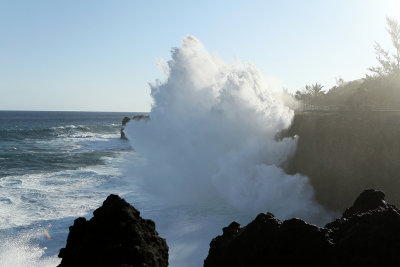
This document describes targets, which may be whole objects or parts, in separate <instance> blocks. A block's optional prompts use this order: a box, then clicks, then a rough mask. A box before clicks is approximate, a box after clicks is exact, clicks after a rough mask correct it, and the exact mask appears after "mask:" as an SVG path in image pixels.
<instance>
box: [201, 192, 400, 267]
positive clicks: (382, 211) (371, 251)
mask: <svg viewBox="0 0 400 267" xmlns="http://www.w3.org/2000/svg"><path fill="white" fill-rule="evenodd" d="M384 197H385V195H384V194H383V192H381V191H375V190H372V189H370V190H366V191H364V192H363V193H361V195H360V196H359V197H358V198H357V199H356V201H355V202H354V204H353V206H351V207H350V208H348V209H346V211H345V212H344V213H343V216H342V217H341V218H339V219H337V220H335V221H333V222H331V223H329V224H327V225H326V226H325V227H323V228H320V227H317V226H315V225H310V224H307V223H306V222H304V221H302V220H300V219H290V220H287V221H284V222H281V221H279V220H278V219H276V218H275V217H274V215H273V214H271V213H265V214H259V215H258V216H257V217H256V219H255V220H254V221H252V222H251V223H249V224H248V225H247V226H245V227H240V225H239V224H238V223H236V222H233V223H231V224H230V225H229V226H228V227H225V228H224V229H223V234H222V235H221V236H218V237H216V238H214V239H213V240H212V241H211V243H210V250H209V255H208V257H207V258H206V260H205V261H204V266H205V267H211V266H269V265H275V264H276V265H281V266H398V265H399V264H400V210H399V209H397V208H396V207H395V206H393V205H390V204H387V203H386V202H385V200H384Z"/></svg>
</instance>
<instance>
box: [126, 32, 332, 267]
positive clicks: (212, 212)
mask: <svg viewBox="0 0 400 267" xmlns="http://www.w3.org/2000/svg"><path fill="white" fill-rule="evenodd" d="M165 73H166V74H167V75H168V77H167V80H166V81H165V82H164V83H160V82H158V83H156V84H154V85H152V88H151V89H152V91H151V95H152V97H153V102H154V103H153V106H152V109H151V112H150V118H151V119H150V120H139V121H131V122H129V123H128V124H127V126H126V134H127V136H128V139H129V141H130V142H131V143H132V146H133V147H134V149H135V151H137V153H138V154H139V155H140V156H141V157H143V158H142V159H141V160H138V156H136V157H135V159H132V164H131V166H130V167H128V168H127V169H126V172H127V175H128V176H130V177H131V179H132V181H133V182H134V183H135V184H138V185H139V186H140V188H141V190H143V191H144V192H145V193H146V196H147V198H148V199H149V202H148V203H147V205H150V206H152V205H154V203H164V204H165V205H166V207H165V210H168V211H170V212H169V213H167V214H166V213H162V214H163V216H160V215H159V214H158V213H157V212H154V213H152V212H151V211H150V212H149V213H146V211H145V212H144V214H149V215H150V216H153V217H150V218H154V219H155V220H156V224H157V227H158V228H157V229H159V232H160V233H161V234H162V235H164V236H165V237H167V238H168V239H167V242H168V244H169V246H170V255H171V265H172V266H188V264H190V263H193V262H195V263H196V265H197V266H200V265H201V263H202V260H204V258H205V256H206V251H207V249H208V246H207V245H208V243H209V242H210V240H211V238H212V237H213V236H212V235H213V234H215V233H219V232H220V229H221V228H222V227H223V226H226V224H225V225H223V224H224V223H229V221H230V220H232V218H235V217H236V218H241V221H242V222H246V221H247V222H248V220H250V219H253V218H254V217H255V216H256V214H257V213H259V212H267V211H271V212H273V213H274V214H275V215H276V216H277V217H278V218H280V219H287V218H290V217H300V218H303V219H306V220H307V221H310V222H314V223H319V224H323V223H325V222H326V221H328V220H329V219H330V214H329V213H327V212H326V211H325V210H324V209H323V208H322V207H321V206H320V205H319V204H318V203H317V202H316V201H315V200H314V193H313V188H312V187H311V185H310V184H309V181H308V178H307V177H304V176H301V175H293V176H291V175H287V174H286V173H285V172H284V171H283V170H282V169H281V168H280V166H281V164H283V163H284V162H285V160H286V159H287V158H288V157H289V156H290V155H291V153H293V152H294V151H295V149H296V139H284V140H283V141H280V142H278V141H276V140H275V135H276V134H277V132H279V131H280V130H282V129H284V128H286V127H288V126H289V125H290V123H291V120H292V118H293V111H292V110H290V109H289V108H288V107H287V106H285V105H284V103H283V102H282V101H281V99H280V98H277V97H276V96H277V94H276V92H273V91H272V90H271V88H269V86H268V84H267V83H266V82H265V81H264V79H263V78H262V76H261V75H260V73H259V71H258V70H257V68H256V67H255V66H254V65H253V64H251V63H248V64H244V65H242V64H241V63H240V62H238V61H236V62H234V63H231V64H227V63H225V62H223V61H222V60H221V59H220V58H218V57H217V56H213V55H210V54H209V53H208V52H207V50H206V49H205V48H204V47H203V45H202V44H201V43H200V42H199V41H198V40H197V39H196V38H195V37H193V36H186V37H185V38H184V39H183V42H182V47H181V48H174V49H173V51H172V60H170V61H169V62H168V70H167V71H166V72H165ZM132 199H133V198H132ZM133 200H134V199H133ZM203 205H204V206H205V207H207V208H206V209H200V210H201V212H200V213H199V214H197V215H184V214H183V215H182V216H176V215H175V212H174V210H176V209H182V208H183V209H185V210H198V209H199V206H203ZM221 210H224V212H223V214H235V216H231V215H225V216H222V217H223V218H222V219H221V220H220V221H219V222H220V223H219V224H218V223H211V222H212V221H213V218H215V217H218V216H219V215H221ZM194 218H195V219H194ZM204 218H209V219H204ZM194 221H195V222H196V224H197V222H198V224H199V225H198V227H199V228H198V230H195V231H193V233H187V234H185V233H183V236H184V237H182V240H184V242H178V241H175V240H179V238H178V239H177V236H176V235H179V231H177V230H176V229H174V227H173V226H174V225H176V224H177V223H178V222H180V223H183V224H184V225H188V226H190V225H191V223H193V222H194ZM189 228H190V227H189ZM189 232H190V231H189ZM199 233H202V234H199ZM214 236H215V235H214ZM182 247H185V248H186V249H187V250H185V253H186V254H182V253H183V252H182ZM190 248H191V249H190ZM195 248H196V249H199V250H197V251H196V252H195V255H194V254H193V253H192V252H193V251H195V250H196V249H195ZM189 250H190V251H191V252H190V251H189Z"/></svg>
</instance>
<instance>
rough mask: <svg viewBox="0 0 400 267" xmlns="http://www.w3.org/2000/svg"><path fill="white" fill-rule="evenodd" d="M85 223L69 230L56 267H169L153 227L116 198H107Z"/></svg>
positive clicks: (162, 243) (77, 222) (163, 245)
mask: <svg viewBox="0 0 400 267" xmlns="http://www.w3.org/2000/svg"><path fill="white" fill-rule="evenodd" d="M93 215H94V217H93V218H91V219H90V220H89V221H87V220H86V219H85V218H78V219H76V220H75V222H74V225H73V226H71V227H70V228H69V230H70V232H69V235H68V239H67V244H66V247H65V248H62V249H61V250H60V253H59V255H58V256H59V257H60V258H62V261H61V263H60V265H59V267H67V266H74V267H75V266H107V267H112V266H120V267H122V266H124V267H129V266H168V246H167V244H166V242H165V239H163V238H160V237H159V236H158V233H157V231H156V230H155V224H154V222H153V221H151V220H145V219H142V218H141V217H140V212H139V211H138V210H136V209H135V208H134V207H133V206H131V205H129V204H128V203H127V202H126V201H125V200H124V199H121V198H120V197H119V196H117V195H110V196H108V197H107V199H106V200H105V201H104V202H103V206H101V207H100V208H98V209H96V210H95V211H94V212H93Z"/></svg>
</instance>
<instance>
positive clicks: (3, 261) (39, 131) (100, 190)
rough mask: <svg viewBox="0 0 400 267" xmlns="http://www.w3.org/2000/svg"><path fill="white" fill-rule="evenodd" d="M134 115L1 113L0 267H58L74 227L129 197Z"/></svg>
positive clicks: (110, 113)
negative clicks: (128, 120)
mask: <svg viewBox="0 0 400 267" xmlns="http://www.w3.org/2000/svg"><path fill="white" fill-rule="evenodd" d="M134 114H135V113H129V112H124V113H119V112H47V111H43V112H42V111H0V240H1V242H0V266H13V267H16V266H56V265H57V264H58V263H59V261H60V260H59V259H58V258H57V254H58V252H59V249H60V248H62V247H64V246H65V243H66V239H67V235H68V227H69V226H70V225H72V224H73V220H74V219H76V218H77V217H79V216H85V217H87V218H90V217H91V212H92V211H93V210H94V209H95V208H97V207H99V206H100V205H101V203H102V201H104V200H105V198H106V197H107V196H108V195H109V194H110V193H119V194H121V193H123V191H124V190H126V187H125V185H126V184H124V182H123V181H122V180H121V179H120V178H121V171H120V170H121V164H122V162H123V159H124V157H125V156H126V155H127V154H128V153H132V151H133V150H132V147H131V145H130V143H129V142H128V141H124V140H121V139H120V129H121V121H122V118H123V117H125V116H129V117H132V116H133V115H134ZM124 188H125V189H124Z"/></svg>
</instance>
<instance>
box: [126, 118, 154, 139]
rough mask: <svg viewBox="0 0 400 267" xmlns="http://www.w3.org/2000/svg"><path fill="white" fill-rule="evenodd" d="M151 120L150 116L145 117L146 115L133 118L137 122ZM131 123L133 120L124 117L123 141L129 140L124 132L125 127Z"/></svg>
mask: <svg viewBox="0 0 400 267" xmlns="http://www.w3.org/2000/svg"><path fill="white" fill-rule="evenodd" d="M149 119H150V116H149V115H144V114H141V115H135V116H133V118H132V120H135V121H140V120H149ZM130 121H131V118H129V117H124V118H123V119H122V127H121V139H124V140H128V138H127V137H126V135H125V132H124V130H125V125H126V124H127V123H128V122H130Z"/></svg>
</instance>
